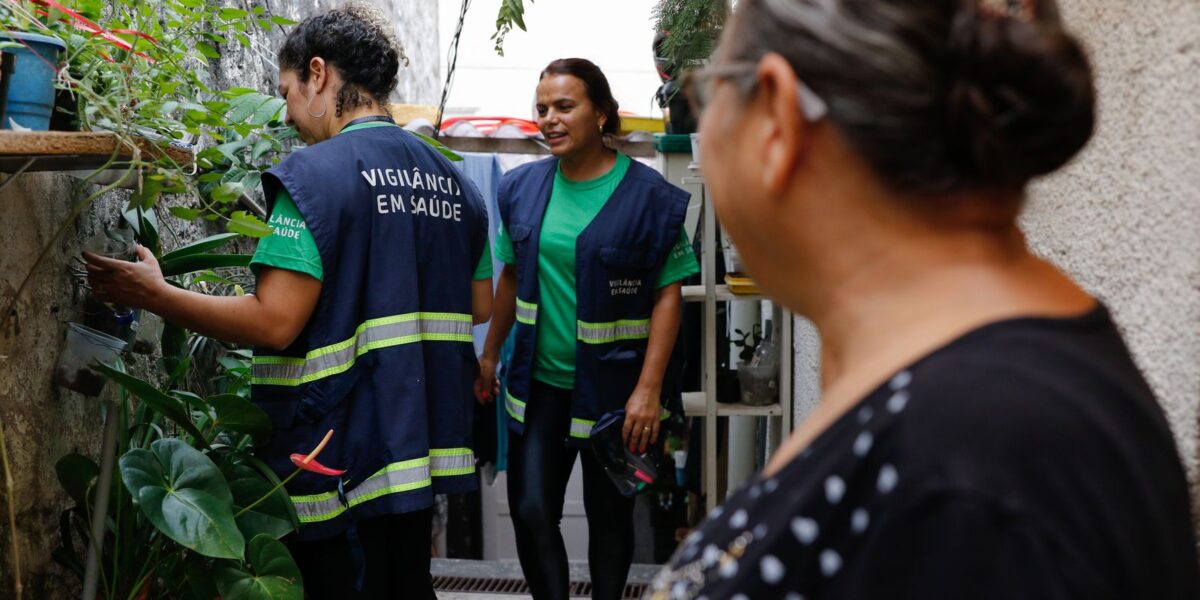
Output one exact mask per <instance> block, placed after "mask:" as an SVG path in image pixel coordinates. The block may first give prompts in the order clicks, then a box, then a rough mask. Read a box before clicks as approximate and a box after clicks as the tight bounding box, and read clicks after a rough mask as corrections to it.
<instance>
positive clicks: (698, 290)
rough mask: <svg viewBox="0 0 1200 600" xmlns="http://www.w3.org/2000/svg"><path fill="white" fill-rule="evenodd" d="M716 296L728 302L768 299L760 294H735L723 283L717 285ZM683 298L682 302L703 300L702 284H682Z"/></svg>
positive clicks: (719, 299)
mask: <svg viewBox="0 0 1200 600" xmlns="http://www.w3.org/2000/svg"><path fill="white" fill-rule="evenodd" d="M716 298H717V301H718V302H728V301H731V300H769V298H767V297H766V296H764V295H762V294H735V293H733V292H731V291H729V286H727V285H725V284H721V285H718V286H717V292H716ZM683 300H684V302H704V286H702V285H685V286H683Z"/></svg>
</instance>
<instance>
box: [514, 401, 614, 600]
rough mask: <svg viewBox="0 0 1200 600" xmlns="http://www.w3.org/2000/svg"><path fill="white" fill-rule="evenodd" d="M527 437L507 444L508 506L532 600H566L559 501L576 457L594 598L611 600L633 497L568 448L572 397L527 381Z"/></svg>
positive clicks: (590, 459)
mask: <svg viewBox="0 0 1200 600" xmlns="http://www.w3.org/2000/svg"><path fill="white" fill-rule="evenodd" d="M530 396H531V398H530V399H529V402H528V403H527V404H526V407H525V433H524V434H523V435H516V434H514V435H511V436H509V438H508V504H509V508H510V510H511V511H512V518H513V527H514V529H515V530H516V537H517V555H518V557H519V558H520V559H521V570H523V571H524V572H525V579H526V580H527V581H528V582H529V589H530V592H531V593H532V595H533V597H534V598H535V600H559V599H563V600H565V599H566V598H567V597H568V596H567V594H568V585H569V583H570V579H569V576H568V569H567V550H566V547H565V546H564V545H563V538H562V531H561V530H560V529H559V524H560V522H561V521H562V514H563V499H564V497H565V495H566V491H567V480H568V479H569V478H570V477H571V469H572V468H574V466H575V457H576V455H578V456H579V457H580V459H581V460H582V461H583V507H584V510H585V511H586V512H587V522H588V568H589V570H590V571H591V576H592V598H595V599H598V600H600V599H603V600H610V599H611V600H616V599H618V598H620V597H621V593H622V591H623V590H624V588H625V579H626V578H627V577H628V575H629V565H630V563H632V562H633V504H634V499H633V498H626V497H625V496H622V495H621V493H620V492H618V491H617V487H616V486H615V485H613V483H612V481H610V480H609V478H608V475H606V474H605V473H604V469H603V467H601V466H600V464H599V463H598V462H596V459H595V457H594V456H593V455H592V451H591V450H590V449H585V450H583V451H582V452H581V451H580V450H579V449H578V448H575V447H573V446H569V445H567V443H566V440H567V438H568V436H569V435H570V430H571V413H570V408H571V391H570V390H564V389H559V388H555V387H551V386H548V385H544V384H542V383H540V382H537V381H534V382H533V389H532V390H531V393H530Z"/></svg>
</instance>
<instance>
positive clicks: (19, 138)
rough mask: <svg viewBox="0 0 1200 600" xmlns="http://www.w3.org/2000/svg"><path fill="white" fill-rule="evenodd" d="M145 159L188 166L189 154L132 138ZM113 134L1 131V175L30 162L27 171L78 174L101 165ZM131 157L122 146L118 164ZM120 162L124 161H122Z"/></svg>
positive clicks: (115, 140) (115, 141)
mask: <svg viewBox="0 0 1200 600" xmlns="http://www.w3.org/2000/svg"><path fill="white" fill-rule="evenodd" d="M134 139H135V140H136V142H135V143H136V144H137V145H138V147H139V148H140V149H141V151H142V153H143V156H144V157H145V158H147V159H149V158H151V157H155V156H162V155H164V154H165V155H167V156H170V157H171V158H172V159H174V160H175V162H177V163H179V164H180V166H183V167H185V168H186V167H189V166H190V165H191V164H192V162H193V156H192V153H191V152H190V151H188V150H185V149H182V148H176V147H171V146H160V145H158V144H155V143H154V142H151V141H150V140H148V139H145V138H140V137H137V138H134ZM118 143H119V142H118V138H117V135H116V134H115V133H108V132H83V131H78V132H76V131H0V172H4V173H13V172H16V171H17V170H18V169H20V168H21V166H22V165H24V164H25V163H27V162H29V160H30V159H33V160H34V162H33V164H32V165H30V166H29V168H28V169H27V170H29V171H80V170H90V169H95V168H98V167H101V166H103V165H104V164H105V163H106V162H108V159H109V157H110V156H112V154H113V151H114V149H116V147H117V145H118ZM132 156H133V153H132V152H131V151H130V149H129V148H127V147H123V148H122V149H121V152H120V155H119V156H118V159H117V164H116V165H114V166H120V164H121V163H124V164H126V165H128V164H129V163H128V160H129V159H130V158H131V157H132ZM121 159H125V160H124V161H122V160H121Z"/></svg>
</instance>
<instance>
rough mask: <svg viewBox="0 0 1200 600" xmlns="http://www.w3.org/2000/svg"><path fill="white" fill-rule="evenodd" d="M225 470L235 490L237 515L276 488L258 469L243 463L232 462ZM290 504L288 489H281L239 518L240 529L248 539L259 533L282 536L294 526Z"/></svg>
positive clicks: (277, 537) (234, 500) (226, 477)
mask: <svg viewBox="0 0 1200 600" xmlns="http://www.w3.org/2000/svg"><path fill="white" fill-rule="evenodd" d="M224 471H225V479H226V480H227V481H229V490H230V491H231V492H233V507H234V514H237V513H239V512H241V511H242V509H243V508H245V507H247V506H250V505H251V504H254V503H255V502H258V499H259V498H262V497H264V496H266V495H267V494H268V493H271V489H272V488H273V487H274V484H272V483H271V482H269V481H267V480H266V478H264V477H263V476H262V475H260V474H259V473H258V471H255V470H254V469H251V468H250V467H247V466H244V465H229V466H227V467H226V468H225V469H224ZM291 503H292V500H291V498H289V497H288V495H287V491H285V490H284V489H283V488H279V489H277V490H275V491H274V493H271V496H270V497H268V498H267V499H266V500H263V501H262V502H259V503H258V504H256V505H255V506H254V508H252V509H250V510H248V511H246V512H244V513H242V515H241V516H239V517H236V518H237V524H238V528H239V529H241V531H242V535H244V536H245V537H246V538H249V539H254V537H255V536H257V535H259V534H267V535H269V536H271V537H273V538H275V539H279V538H281V537H283V536H285V535H287V534H289V533H291V532H292V531H293V530H294V529H295V525H294V524H293V523H292V519H291V514H290V513H289V512H288V505H289V504H291Z"/></svg>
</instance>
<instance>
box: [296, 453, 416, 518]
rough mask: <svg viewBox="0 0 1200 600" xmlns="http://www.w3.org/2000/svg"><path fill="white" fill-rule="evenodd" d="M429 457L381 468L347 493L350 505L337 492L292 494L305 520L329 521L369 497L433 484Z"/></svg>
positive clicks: (299, 512)
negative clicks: (345, 503) (309, 494)
mask: <svg viewBox="0 0 1200 600" xmlns="http://www.w3.org/2000/svg"><path fill="white" fill-rule="evenodd" d="M429 462H430V459H429V458H428V457H425V458H416V459H413V460H406V461H403V462H397V463H392V464H390V465H388V466H386V467H384V468H383V469H380V470H379V471H378V472H376V473H375V474H374V475H372V476H370V477H368V478H367V479H366V481H363V482H362V483H360V484H359V485H358V486H357V487H355V488H354V489H352V490H350V491H349V492H347V493H346V501H347V503H348V506H347V505H344V504H342V501H341V499H339V498H338V496H337V492H326V493H324V494H316V495H312V496H292V503H293V504H295V506H296V515H297V516H298V517H299V518H300V522H301V523H317V522H320V521H328V520H330V519H333V518H335V517H337V516H338V515H340V514H342V513H344V512H346V510H347V509H348V508H350V507H354V506H358V505H359V504H362V503H363V502H367V501H368V500H374V499H375V498H379V497H382V496H386V495H388V494H398V493H400V492H409V491H412V490H419V489H421V488H424V487H429V486H430V485H432V483H433V480H432V479H431V478H430V473H429Z"/></svg>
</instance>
